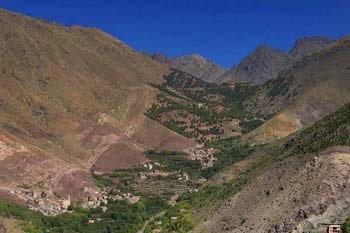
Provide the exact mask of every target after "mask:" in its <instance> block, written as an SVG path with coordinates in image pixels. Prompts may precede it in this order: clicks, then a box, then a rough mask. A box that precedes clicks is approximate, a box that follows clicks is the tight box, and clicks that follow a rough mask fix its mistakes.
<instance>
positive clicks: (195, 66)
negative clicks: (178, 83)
mask: <svg viewBox="0 0 350 233" xmlns="http://www.w3.org/2000/svg"><path fill="white" fill-rule="evenodd" d="M149 56H150V57H152V58H153V59H155V60H157V61H159V62H161V63H164V64H168V65H169V66H171V67H172V68H175V69H177V70H181V71H183V72H186V73H189V74H190V75H193V76H195V77H197V78H200V79H202V80H204V81H208V82H211V81H213V80H214V79H216V78H217V77H219V76H220V75H222V74H223V73H224V72H225V69H224V68H222V67H220V66H219V65H217V64H214V63H213V62H211V61H208V60H207V59H205V58H204V57H202V56H200V55H199V54H191V55H187V56H183V57H175V58H169V57H166V56H164V55H161V54H152V55H149Z"/></svg>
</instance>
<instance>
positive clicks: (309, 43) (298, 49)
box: [289, 36, 336, 60]
mask: <svg viewBox="0 0 350 233" xmlns="http://www.w3.org/2000/svg"><path fill="white" fill-rule="evenodd" d="M335 42H336V41H335V40H333V39H330V38H326V37H321V36H311V37H304V38H301V39H298V40H297V41H296V42H295V44H294V46H293V48H292V49H291V50H290V51H289V55H290V56H292V57H293V58H294V59H295V60H298V59H300V58H302V57H304V56H306V55H308V54H309V53H312V52H317V51H319V50H321V49H324V48H325V47H327V46H329V45H331V44H333V43H335Z"/></svg>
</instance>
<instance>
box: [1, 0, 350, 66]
mask: <svg viewBox="0 0 350 233" xmlns="http://www.w3.org/2000/svg"><path fill="white" fill-rule="evenodd" d="M0 7H1V8H6V9H9V10H12V11H16V12H21V13H24V14H27V15H30V16H33V17H37V18H45V19H48V20H51V21H55V22H58V23H61V24H64V25H66V26H71V25H77V24H79V25H83V26H93V27H97V28H100V29H102V30H104V31H106V32H108V33H110V34H112V35H114V36H116V37H117V38H119V39H120V40H122V41H124V42H125V43H127V44H128V45H130V46H132V47H133V48H135V49H138V50H141V51H146V52H159V53H163V54H165V55H168V56H180V55H185V54H190V53H194V52H196V53H199V54H201V55H203V56H204V57H207V58H209V59H210V60H212V61H214V62H216V63H218V64H220V65H222V66H224V67H231V66H232V65H233V64H236V63H237V62H239V61H240V59H242V58H243V57H244V56H246V55H247V54H248V53H250V52H251V51H252V50H254V48H255V47H256V46H258V45H259V44H267V45H270V46H272V47H275V48H279V49H283V50H288V49H289V48H290V47H291V46H293V44H294V42H295V40H296V39H297V38H300V37H303V36H310V35H323V36H328V37H332V38H339V37H341V36H343V35H345V34H348V33H349V32H350V1H348V0H115V1H112V0H99V1H97V0H95V1H91V0H90V1H89V0H85V1H84V0H70V1H69V0H65V1H58V0H46V1H44V0H0Z"/></svg>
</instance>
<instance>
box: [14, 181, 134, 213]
mask: <svg viewBox="0 0 350 233" xmlns="http://www.w3.org/2000/svg"><path fill="white" fill-rule="evenodd" d="M91 191H92V190H91V188H90V187H85V188H84V192H85V193H86V194H87V195H85V198H84V199H83V200H82V201H81V204H80V206H81V207H83V208H87V209H90V208H97V207H101V208H102V211H103V212H105V211H106V210H107V204H108V200H112V201H123V200H124V201H127V202H128V203H130V204H133V203H136V202H138V201H139V199H140V196H134V195H133V194H131V193H123V192H121V191H120V190H114V192H113V194H111V192H110V191H111V189H110V188H102V189H101V190H100V191H94V192H91ZM11 193H13V194H15V195H16V196H17V197H18V198H20V199H21V200H23V201H25V203H26V204H27V206H28V208H29V209H31V210H34V211H39V212H41V213H42V214H44V215H47V216H56V215H59V214H62V213H65V212H70V211H71V205H72V201H71V198H70V196H69V195H68V197H67V198H62V197H60V196H59V195H57V194H55V193H53V192H51V191H33V190H24V189H16V190H12V191H11ZM91 193H93V194H92V195H91Z"/></svg>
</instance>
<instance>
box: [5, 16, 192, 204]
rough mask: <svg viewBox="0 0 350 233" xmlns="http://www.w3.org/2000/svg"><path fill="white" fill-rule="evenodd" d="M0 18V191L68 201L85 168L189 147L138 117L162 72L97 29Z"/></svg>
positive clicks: (85, 177) (84, 182)
mask: <svg viewBox="0 0 350 233" xmlns="http://www.w3.org/2000/svg"><path fill="white" fill-rule="evenodd" d="M0 14H1V17H0V37H1V41H0V84H1V85H0V109H1V113H0V147H1V150H0V168H1V171H0V182H1V184H2V186H1V188H2V191H4V192H5V191H8V190H11V189H12V188H13V187H14V186H16V185H30V186H33V187H35V185H36V184H39V183H40V184H42V185H43V186H44V187H45V188H47V189H53V190H56V191H57V192H61V193H64V194H65V195H66V194H71V196H72V198H75V197H77V196H78V193H79V190H81V189H82V187H83V186H93V184H92V183H91V179H90V175H89V170H90V169H94V170H95V171H107V170H114V169H116V168H125V167H130V166H133V165H136V164H140V163H143V162H145V161H147V159H146V157H145V156H144V155H143V151H144V150H145V149H149V148H157V147H158V148H163V149H179V150H182V149H185V148H188V147H191V146H192V145H193V142H192V141H190V140H188V139H186V138H184V137H181V136H179V135H177V134H175V133H173V132H172V131H170V130H168V129H166V128H164V127H162V126H160V125H159V124H158V123H156V122H154V121H151V120H150V119H148V118H147V117H145V116H144V114H143V113H144V112H145V111H146V109H147V108H148V107H149V106H150V105H151V104H152V102H153V101H154V98H155V96H156V94H157V93H158V90H157V89H155V88H153V87H151V86H150V85H149V83H161V82H162V81H163V76H164V75H166V74H167V73H168V72H169V68H168V66H166V65H163V64H161V63H159V62H156V61H154V60H153V59H150V58H148V57H146V56H144V55H143V54H141V53H138V52H136V51H134V50H133V49H131V48H130V47H128V46H127V45H125V44H124V43H122V42H121V41H119V40H117V39H115V38H113V37H112V36H110V35H108V34H106V33H104V32H102V31H99V30H97V29H93V28H83V27H71V28H68V27H64V26H61V25H58V24H55V23H49V22H45V21H43V20H36V19H33V18H30V17H27V16H23V15H20V14H15V13H11V12H8V11H6V10H0ZM107 160H108V161H110V160H112V161H115V162H114V163H112V164H111V163H106V161H107ZM42 185H41V186H42Z"/></svg>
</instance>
